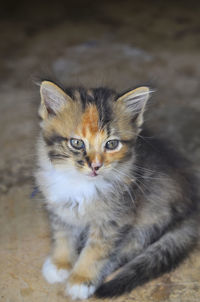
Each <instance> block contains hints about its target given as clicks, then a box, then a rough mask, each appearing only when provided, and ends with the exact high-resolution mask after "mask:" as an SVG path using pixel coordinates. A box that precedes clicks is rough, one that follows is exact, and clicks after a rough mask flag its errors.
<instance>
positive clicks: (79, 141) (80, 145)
mask: <svg viewBox="0 0 200 302" xmlns="http://www.w3.org/2000/svg"><path fill="white" fill-rule="evenodd" d="M70 143H71V145H72V147H74V148H75V149H83V148H84V147H85V144H84V142H83V141H82V139H75V138H72V139H71V140H70Z"/></svg>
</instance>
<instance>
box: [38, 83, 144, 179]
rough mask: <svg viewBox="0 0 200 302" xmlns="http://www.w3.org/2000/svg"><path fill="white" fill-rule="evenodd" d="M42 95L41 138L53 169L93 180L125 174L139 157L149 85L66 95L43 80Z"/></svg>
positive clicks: (71, 90) (93, 90)
mask: <svg viewBox="0 0 200 302" xmlns="http://www.w3.org/2000/svg"><path fill="white" fill-rule="evenodd" d="M40 93H41V105H40V108H39V115H40V117H41V119H42V122H41V128H42V137H43V139H44V142H45V150H46V155H47V156H48V157H49V160H50V161H51V163H52V165H54V166H55V167H58V168H62V169H66V170H68V169H70V170H75V171H78V172H79V173H81V174H82V175H85V176H86V177H88V178H89V179H98V178H99V177H100V178H101V177H104V176H105V177H109V175H110V176H111V174H113V173H114V174H116V175H117V174H118V175H123V174H120V173H124V172H123V167H129V166H130V164H131V162H132V161H133V158H134V144H135V141H136V138H137V135H138V133H139V132H140V128H141V126H142V123H143V113H144V108H145V105H146V102H147V100H148V98H149V88H148V87H139V88H137V89H134V90H131V91H129V92H126V93H125V94H123V95H117V94H116V93H115V92H114V91H113V90H110V89H107V88H96V89H88V90H87V89H84V88H77V89H75V88H72V89H66V90H65V91H64V90H62V89H61V88H59V87H58V86H57V85H55V84H54V83H52V82H49V81H44V82H42V84H41V89H40ZM125 170H126V169H125Z"/></svg>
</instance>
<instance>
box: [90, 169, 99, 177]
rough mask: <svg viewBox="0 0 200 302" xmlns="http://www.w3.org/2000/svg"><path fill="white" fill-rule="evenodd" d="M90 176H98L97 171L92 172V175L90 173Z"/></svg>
mask: <svg viewBox="0 0 200 302" xmlns="http://www.w3.org/2000/svg"><path fill="white" fill-rule="evenodd" d="M89 176H91V177H96V176H98V174H97V172H96V171H95V170H92V171H91V172H90V173H89Z"/></svg>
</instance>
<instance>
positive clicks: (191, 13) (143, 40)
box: [0, 1, 200, 302]
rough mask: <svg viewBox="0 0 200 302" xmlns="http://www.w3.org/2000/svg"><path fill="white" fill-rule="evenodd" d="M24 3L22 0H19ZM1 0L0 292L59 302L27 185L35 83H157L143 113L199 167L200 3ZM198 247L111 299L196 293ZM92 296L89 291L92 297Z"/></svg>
mask: <svg viewBox="0 0 200 302" xmlns="http://www.w3.org/2000/svg"><path fill="white" fill-rule="evenodd" d="M27 2H28V1H27ZM42 3H43V4H41V3H39V2H38V3H37V1H34V3H32V4H31V6H30V4H28V3H25V4H23V3H22V2H21V3H20V2H17V4H16V3H15V2H13V3H4V4H3V7H2V9H1V12H0V35H1V44H0V60H1V64H0V100H1V101H0V112H1V118H0V129H1V136H0V146H1V148H0V152H1V155H0V172H1V173H0V191H1V197H0V301H2V302H23V301H27V302H32V301H38V302H46V301H48V302H55V301H56V302H63V301H65V302H66V301H69V300H68V298H66V297H64V295H63V286H62V285H48V284H47V283H46V282H45V281H44V280H43V277H42V276H41V273H40V270H41V266H42V263H43V261H44V259H45V257H46V255H47V253H48V251H49V245H50V238H49V228H48V223H47V218H46V215H45V212H44V210H43V208H42V205H41V202H40V196H36V197H35V198H34V199H31V198H30V193H31V191H32V186H33V177H32V175H33V169H34V160H35V151H34V148H35V147H34V146H35V140H36V137H37V133H38V126H37V122H38V121H37V106H38V104H39V94H38V90H39V87H38V86H37V83H38V82H39V79H40V78H44V77H45V76H47V75H48V77H49V76H51V77H52V76H53V77H57V78H58V80H60V81H61V82H62V83H64V84H66V85H71V84H77V83H79V84H80V83H81V84H85V85H88V86H97V85H110V86H112V87H113V88H116V89H117V90H118V91H120V90H124V89H126V88H128V87H132V86H137V85H141V84H146V83H147V84H150V85H151V86H152V87H153V88H155V89H156V92H155V93H154V96H153V98H152V101H151V103H150V105H149V112H147V114H146V122H148V123H149V125H150V126H151V128H153V129H155V131H156V132H157V134H158V135H160V136H166V137H169V138H170V139H171V140H172V141H173V142H175V143H176V144H177V146H178V148H179V149H181V150H182V152H184V153H185V154H186V155H187V156H188V157H189V158H190V159H191V160H192V162H193V164H194V166H195V168H196V169H197V170H199V168H200V135H199V133H200V131H199V129H200V119H199V116H200V115H199V114H200V101H199V100H200V89H199V87H200V85H199V84H200V83H199V79H200V52H199V49H200V6H199V5H198V4H197V3H195V2H191V1H190V2H189V3H188V4H184V2H181V5H180V6H179V5H178V4H170V2H169V1H168V2H167V3H164V2H161V1H152V4H151V5H148V6H147V5H145V4H144V3H142V2H141V1H138V3H133V1H124V2H121V3H119V2H116V1H107V2H106V1H101V2H100V3H95V1H93V2H91V1H81V2H80V3H79V4H78V3H77V2H76V3H75V4H72V3H70V4H69V3H68V1H65V2H63V3H62V2H59V3H55V1H54V2H52V3H51V2H50V3H49V4H47V3H46V4H45V2H42ZM199 282H200V252H199V251H198V250H197V251H195V252H194V253H193V254H192V255H191V257H190V259H188V260H187V261H185V263H183V264H182V265H181V266H180V267H179V268H178V269H177V270H176V271H174V272H172V273H170V274H166V275H164V276H163V277H161V278H159V279H156V280H153V281H152V282H149V283H148V284H146V285H145V286H143V287H141V288H138V289H135V290H134V291H133V292H132V293H131V294H129V295H126V296H123V297H121V298H119V299H117V301H138V302H150V301H154V302H163V301H167V302H168V301H169V302H195V301H196V302H197V301H200V283H199ZM90 300H91V301H95V299H93V298H91V299H90Z"/></svg>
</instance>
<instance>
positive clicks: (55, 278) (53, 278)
mask: <svg viewBox="0 0 200 302" xmlns="http://www.w3.org/2000/svg"><path fill="white" fill-rule="evenodd" d="M42 274H43V276H44V278H45V279H46V281H47V282H48V283H51V284H53V283H57V282H64V281H65V280H66V279H67V278H68V276H69V271H68V270H66V269H62V268H60V269H58V268H57V267H56V265H55V264H54V263H53V262H52V260H51V258H50V257H48V258H47V259H46V260H45V262H44V264H43V267H42Z"/></svg>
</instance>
